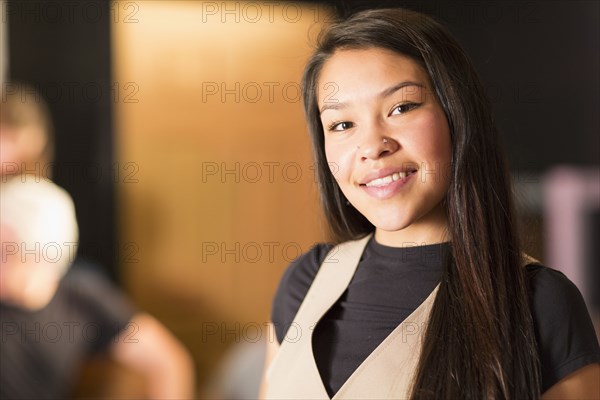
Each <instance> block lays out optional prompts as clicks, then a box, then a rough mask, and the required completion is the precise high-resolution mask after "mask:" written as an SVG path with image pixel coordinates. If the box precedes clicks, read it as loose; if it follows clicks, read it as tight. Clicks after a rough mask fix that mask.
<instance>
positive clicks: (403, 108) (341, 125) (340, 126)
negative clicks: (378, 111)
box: [327, 102, 422, 132]
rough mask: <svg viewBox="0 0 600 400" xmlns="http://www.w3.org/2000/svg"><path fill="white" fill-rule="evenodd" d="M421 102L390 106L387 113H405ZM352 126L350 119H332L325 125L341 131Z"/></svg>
mask: <svg viewBox="0 0 600 400" xmlns="http://www.w3.org/2000/svg"><path fill="white" fill-rule="evenodd" d="M421 104H422V103H414V102H408V103H402V104H397V105H395V106H394V107H393V108H392V110H391V111H390V113H389V115H390V116H391V115H400V114H405V113H407V112H409V111H410V110H412V109H414V108H417V107H419V106H420V105H421ZM353 127H354V123H353V122H350V121H334V122H331V123H330V124H328V125H327V131H329V132H336V131H337V132H343V131H346V130H348V129H350V128H353Z"/></svg>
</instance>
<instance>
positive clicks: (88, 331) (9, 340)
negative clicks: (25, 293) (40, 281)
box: [0, 260, 135, 399]
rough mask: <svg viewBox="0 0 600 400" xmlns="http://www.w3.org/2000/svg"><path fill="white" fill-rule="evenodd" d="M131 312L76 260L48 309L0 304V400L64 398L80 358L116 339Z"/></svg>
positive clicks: (109, 286) (116, 293) (101, 279)
mask: <svg viewBox="0 0 600 400" xmlns="http://www.w3.org/2000/svg"><path fill="white" fill-rule="evenodd" d="M134 313H135V310H134V308H133V307H132V306H131V304H130V303H129V302H128V301H127V300H126V299H125V298H124V297H123V295H122V294H121V293H120V292H119V291H118V290H117V289H116V288H115V287H114V286H113V285H112V284H111V283H110V282H109V281H108V280H107V279H106V278H105V277H104V276H103V275H102V274H101V273H100V272H98V271H97V270H95V267H94V266H93V264H90V263H88V262H84V261H81V260H78V261H76V262H75V263H74V265H73V266H72V267H71V269H70V270H69V272H67V274H66V275H65V276H64V278H63V279H62V281H61V283H60V285H59V287H58V289H57V291H56V294H55V295H54V297H53V298H52V300H51V301H50V303H48V305H47V306H46V307H44V308H42V309H40V310H37V311H26V310H23V309H21V308H17V307H13V306H11V305H8V304H5V303H0V320H1V323H2V341H1V342H0V354H1V356H0V359H1V361H0V363H1V364H0V365H1V369H0V398H2V399H64V398H68V397H69V395H70V391H71V390H72V386H73V384H74V383H75V382H74V380H75V379H77V377H78V373H79V368H80V366H81V363H82V361H84V360H85V358H86V357H88V356H90V355H92V354H94V353H97V352H99V351H101V350H105V349H106V348H108V347H109V346H110V345H111V344H112V343H115V342H116V341H117V340H122V339H123V340H125V338H121V337H120V335H118V334H119V333H120V332H121V333H123V335H126V334H128V332H126V331H123V329H125V328H126V327H127V325H128V324H129V322H130V321H131V319H132V317H133V315H134Z"/></svg>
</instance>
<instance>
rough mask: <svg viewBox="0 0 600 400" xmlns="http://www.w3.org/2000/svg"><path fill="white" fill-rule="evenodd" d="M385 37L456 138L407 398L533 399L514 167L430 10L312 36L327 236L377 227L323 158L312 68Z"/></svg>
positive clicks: (309, 82)
mask: <svg viewBox="0 0 600 400" xmlns="http://www.w3.org/2000/svg"><path fill="white" fill-rule="evenodd" d="M367 48H383V49H388V50H392V51H394V52H396V53H398V54H400V55H404V56H408V57H410V58H411V59H412V60H414V61H415V62H416V63H418V64H419V65H420V66H421V67H422V68H423V70H424V71H425V72H426V73H427V75H428V76H429V79H430V81H431V84H432V86H433V89H434V92H435V93H434V94H435V95H436V96H437V98H438V100H439V102H440V104H441V105H442V108H443V110H444V112H445V114H446V118H447V120H448V125H449V128H450V135H451V142H452V150H451V151H452V170H451V177H450V186H449V189H448V193H447V196H446V199H445V200H444V206H445V211H446V214H447V217H448V224H449V228H448V229H449V234H450V236H451V241H452V245H451V255H450V258H449V259H448V260H447V262H446V264H445V267H444V271H443V276H442V281H441V284H440V290H439V292H438V295H437V297H436V299H435V302H434V305H433V309H432V312H431V315H430V320H429V323H428V325H427V328H426V331H425V334H424V342H423V348H422V353H421V358H420V361H419V364H418V368H417V371H416V376H415V381H414V385H413V388H412V396H411V397H412V398H414V399H507V398H510V399H537V398H539V396H540V371H539V368H540V367H539V356H538V352H537V345H536V340H535V332H534V327H533V319H532V316H531V309H530V299H529V291H528V288H527V280H526V277H525V269H524V268H523V267H522V260H521V258H522V255H521V249H520V246H519V240H518V235H517V227H516V225H515V222H514V207H513V200H512V191H511V186H510V175H509V173H508V169H507V166H506V162H505V159H504V156H503V154H502V152H501V150H500V146H499V139H498V132H497V129H496V127H495V123H494V120H493V117H492V112H491V105H490V102H489V99H488V97H487V95H486V93H485V90H484V89H483V85H482V84H481V82H480V80H479V78H478V76H477V73H476V72H475V69H474V68H473V66H472V64H471V62H470V60H469V58H468V57H467V56H466V54H465V52H464V51H463V49H462V48H461V46H460V45H459V44H458V42H457V41H456V40H455V39H454V38H453V37H452V35H451V34H450V33H449V32H448V31H447V30H446V29H445V28H444V27H443V26H441V25H440V24H438V23H437V22H436V21H434V20H433V19H432V18H430V17H428V16H425V15H423V14H419V13H416V12H412V11H408V10H402V9H379V10H368V11H363V12H360V13H357V14H354V15H352V16H350V17H349V18H348V19H345V20H343V21H340V22H336V23H334V24H332V25H331V26H330V27H329V28H328V29H326V30H324V31H323V32H322V33H321V35H320V36H319V41H318V44H317V48H316V51H315V53H314V54H313V56H312V57H311V59H310V60H309V61H308V64H307V66H306V69H305V72H304V76H303V79H302V88H303V96H304V97H303V100H304V109H305V113H306V117H307V120H308V124H309V130H310V134H311V139H312V143H313V151H314V157H315V160H316V164H317V169H318V178H319V188H320V192H321V203H322V206H323V208H324V211H325V215H326V218H327V221H328V223H329V226H330V228H331V232H332V235H333V236H334V240H335V241H337V242H342V241H346V240H350V239H356V238H359V237H362V236H365V235H366V234H368V233H370V232H373V230H374V226H373V225H372V224H371V223H370V222H369V221H368V220H367V219H366V218H365V217H364V216H363V215H362V214H360V212H358V211H357V210H356V209H355V208H354V207H348V206H347V205H346V199H345V197H344V195H343V193H342V192H341V190H340V188H339V186H338V184H337V183H336V181H335V179H334V177H333V175H332V172H331V170H330V168H329V166H328V164H327V158H326V156H325V148H324V132H323V126H322V124H321V120H320V116H319V109H318V105H317V90H318V86H317V85H318V79H319V74H320V71H321V69H322V67H323V65H324V63H325V62H327V60H328V59H329V58H330V57H331V56H332V55H333V54H334V53H335V52H336V51H341V50H345V49H367Z"/></svg>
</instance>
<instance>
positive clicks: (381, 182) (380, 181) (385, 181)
mask: <svg viewBox="0 0 600 400" xmlns="http://www.w3.org/2000/svg"><path fill="white" fill-rule="evenodd" d="M415 172H417V170H416V169H414V170H409V171H401V172H394V173H393V174H390V175H388V176H384V177H382V178H377V179H373V180H372V181H370V182H367V183H362V184H360V186H366V187H381V186H386V185H389V184H390V183H392V182H395V181H398V180H400V179H405V178H406V177H409V176H411V175H412V174H414V173H415Z"/></svg>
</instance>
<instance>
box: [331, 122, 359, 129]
mask: <svg viewBox="0 0 600 400" xmlns="http://www.w3.org/2000/svg"><path fill="white" fill-rule="evenodd" d="M353 126H354V124H353V123H352V122H348V121H335V122H332V123H330V124H329V125H327V130H328V131H345V130H347V129H350V128H352V127H353Z"/></svg>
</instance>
